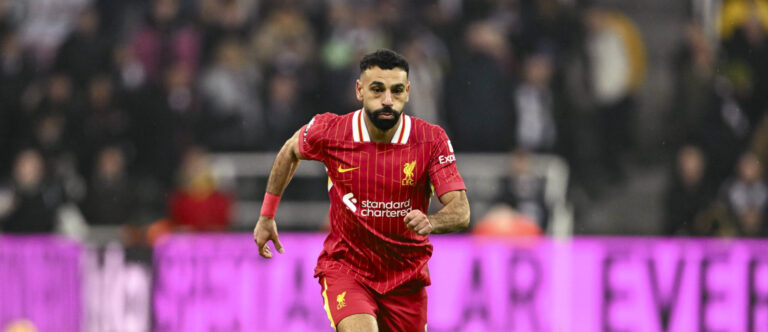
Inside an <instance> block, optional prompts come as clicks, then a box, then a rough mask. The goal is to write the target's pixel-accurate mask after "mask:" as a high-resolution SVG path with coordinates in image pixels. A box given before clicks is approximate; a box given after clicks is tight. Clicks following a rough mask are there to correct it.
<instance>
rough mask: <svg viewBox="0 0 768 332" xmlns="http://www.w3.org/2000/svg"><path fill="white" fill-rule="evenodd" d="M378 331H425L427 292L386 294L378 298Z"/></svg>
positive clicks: (419, 290) (414, 291) (417, 290)
mask: <svg viewBox="0 0 768 332" xmlns="http://www.w3.org/2000/svg"><path fill="white" fill-rule="evenodd" d="M377 321H378V325H379V330H380V331H382V332H384V331H425V330H426V326H427V290H426V289H425V288H424V287H421V288H418V289H414V290H412V291H409V292H400V293H396V294H387V295H383V296H381V297H380V298H379V315H378V316H377Z"/></svg>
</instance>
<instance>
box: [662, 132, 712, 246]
mask: <svg viewBox="0 0 768 332" xmlns="http://www.w3.org/2000/svg"><path fill="white" fill-rule="evenodd" d="M712 187H713V186H712V184H711V183H709V182H708V178H707V177H706V160H705V158H704V153H703V152H702V151H701V149H700V148H699V147H697V146H693V145H686V146H683V147H681V148H680V150H678V152H677V159H676V162H675V169H674V173H673V175H672V179H671V180H670V182H669V185H668V187H667V189H666V195H665V198H664V204H665V210H666V211H665V213H666V215H665V223H664V231H663V232H664V233H663V234H665V235H689V236H690V235H708V234H700V233H699V231H700V229H699V228H697V227H696V224H697V223H701V222H702V221H701V219H702V214H703V213H704V211H705V210H706V209H707V208H709V206H710V204H711V203H712V200H713V199H714V198H715V191H714V190H713V188H712Z"/></svg>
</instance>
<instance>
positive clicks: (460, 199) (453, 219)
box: [427, 191, 469, 234]
mask: <svg viewBox="0 0 768 332" xmlns="http://www.w3.org/2000/svg"><path fill="white" fill-rule="evenodd" d="M455 193H456V194H453V193H451V197H448V198H446V202H444V203H445V205H444V206H443V208H442V209H440V211H437V213H435V214H433V215H430V216H428V217H427V218H428V219H429V222H430V223H431V224H432V233H438V234H441V233H453V232H458V231H462V230H465V229H466V228H467V227H469V202H468V201H467V196H466V193H465V192H464V191H458V192H455ZM446 195H447V194H446ZM441 200H442V197H441Z"/></svg>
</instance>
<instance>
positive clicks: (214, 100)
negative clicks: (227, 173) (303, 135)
mask: <svg viewBox="0 0 768 332" xmlns="http://www.w3.org/2000/svg"><path fill="white" fill-rule="evenodd" d="M261 80H262V74H261V71H260V70H258V68H257V67H256V66H254V65H253V64H252V63H250V62H248V59H247V58H246V55H245V50H244V45H243V44H242V43H241V42H240V41H239V40H238V39H236V38H228V39H225V40H223V41H222V43H221V44H219V45H218V47H217V49H216V55H215V58H214V62H213V64H212V65H211V66H210V67H209V68H207V69H206V70H205V71H204V73H203V75H202V77H201V79H200V91H201V92H202V97H203V98H204V100H205V102H206V106H205V108H206V112H205V115H204V117H205V119H206V120H205V122H206V124H207V126H206V127H205V128H204V130H205V131H206V132H207V133H206V139H205V141H206V143H207V144H208V146H209V147H210V148H212V149H216V150H236V149H253V148H261V147H262V146H263V145H264V139H265V137H266V135H265V134H266V130H267V127H266V126H265V123H264V114H263V106H262V100H261V98H260V95H259V94H258V93H255V92H256V91H260V90H261Z"/></svg>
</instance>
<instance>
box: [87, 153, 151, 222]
mask: <svg viewBox="0 0 768 332" xmlns="http://www.w3.org/2000/svg"><path fill="white" fill-rule="evenodd" d="M125 159H126V157H125V154H124V153H123V151H122V149H121V148H119V147H117V146H108V147H105V148H104V149H102V150H101V151H100V152H99V154H98V158H97V160H96V167H95V169H96V170H95V172H94V175H93V177H92V178H91V179H90V181H89V183H88V194H87V195H86V197H85V200H84V201H83V203H82V205H81V210H82V211H83V215H84V216H85V219H86V221H87V222H88V224H89V225H98V226H120V225H127V224H129V223H132V222H135V220H134V217H135V215H136V211H137V206H136V203H137V200H136V190H135V186H134V184H133V182H132V181H131V179H130V178H129V177H128V174H127V173H126V169H125V164H126V160H125Z"/></svg>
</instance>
